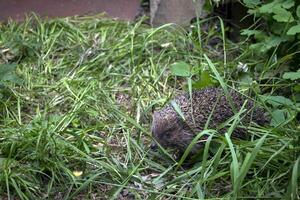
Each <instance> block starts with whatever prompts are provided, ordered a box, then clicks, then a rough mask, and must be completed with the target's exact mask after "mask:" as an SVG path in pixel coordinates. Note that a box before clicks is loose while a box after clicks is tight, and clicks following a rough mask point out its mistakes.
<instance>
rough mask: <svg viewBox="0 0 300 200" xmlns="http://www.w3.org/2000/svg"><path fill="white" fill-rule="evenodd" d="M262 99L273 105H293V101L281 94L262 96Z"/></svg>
mask: <svg viewBox="0 0 300 200" xmlns="http://www.w3.org/2000/svg"><path fill="white" fill-rule="evenodd" d="M262 98H263V99H264V101H266V102H267V103H269V104H272V105H273V106H274V107H277V106H281V105H285V106H293V105H294V103H293V102H292V101H291V100H290V99H288V98H286V97H283V96H262Z"/></svg>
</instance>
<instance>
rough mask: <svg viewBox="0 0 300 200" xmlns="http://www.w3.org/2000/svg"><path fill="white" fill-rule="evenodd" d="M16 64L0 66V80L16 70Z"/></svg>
mask: <svg viewBox="0 0 300 200" xmlns="http://www.w3.org/2000/svg"><path fill="white" fill-rule="evenodd" d="M16 66H17V65H16V64H15V63H14V64H1V65H0V80H3V79H4V78H5V76H7V75H8V74H10V73H12V72H13V71H14V70H15V69H16Z"/></svg>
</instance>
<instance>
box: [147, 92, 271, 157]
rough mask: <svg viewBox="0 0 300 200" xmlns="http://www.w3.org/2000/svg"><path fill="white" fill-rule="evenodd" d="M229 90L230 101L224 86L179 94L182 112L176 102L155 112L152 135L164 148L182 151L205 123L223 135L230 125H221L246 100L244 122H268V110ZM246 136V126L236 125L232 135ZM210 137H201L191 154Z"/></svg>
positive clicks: (263, 123)
mask: <svg viewBox="0 0 300 200" xmlns="http://www.w3.org/2000/svg"><path fill="white" fill-rule="evenodd" d="M228 93H229V96H230V99H231V100H229V99H227V97H226V95H225V92H224V90H223V89H221V88H217V87H212V88H205V89H201V90H195V91H193V92H192V98H190V95H189V93H183V94H181V95H178V96H176V97H175V98H174V100H173V101H172V102H175V105H178V107H179V108H180V110H181V111H180V112H178V111H176V110H175V109H174V103H173V105H172V103H169V104H168V105H166V106H165V107H164V108H162V109H161V110H159V111H154V113H153V120H152V127H151V132H152V136H153V138H154V139H155V141H156V142H158V143H159V144H160V145H161V146H162V147H164V148H172V149H176V150H177V151H178V152H181V153H183V152H184V151H185V150H186V148H187V147H188V145H189V144H190V143H191V141H192V140H193V139H194V137H195V136H196V135H197V134H198V133H200V132H201V131H203V130H204V128H205V126H206V124H208V126H207V128H208V129H214V130H218V133H223V134H224V133H225V132H226V130H227V129H228V127H221V126H222V125H224V124H225V123H226V121H228V120H230V118H232V117H233V116H234V115H235V113H236V112H238V111H239V110H240V109H241V108H242V106H243V104H244V103H245V106H244V109H246V111H245V112H243V113H242V115H241V116H240V117H241V123H242V124H243V125H249V124H250V123H251V122H255V123H257V124H258V125H266V124H267V123H269V119H268V116H267V114H266V112H265V110H264V109H262V108H261V107H256V106H254V102H253V101H252V100H251V99H249V98H246V97H245V96H243V95H242V94H240V93H238V92H236V91H234V90H229V91H228ZM246 100H247V102H245V101H246ZM230 102H231V103H230ZM179 113H180V114H179ZM182 115H183V116H182ZM220 127H221V128H220ZM218 128H219V129H218ZM246 136H247V131H246V130H245V128H243V127H242V128H240V127H237V128H235V129H234V131H233V133H232V134H231V137H233V138H240V139H245V138H246ZM207 137H208V136H203V137H202V138H200V140H198V141H197V143H196V144H195V145H194V146H193V148H192V150H191V151H190V153H191V154H195V153H197V152H198V151H199V150H200V149H201V148H203V146H204V144H205V140H206V139H207ZM151 147H152V148H155V147H157V145H155V143H152V145H151Z"/></svg>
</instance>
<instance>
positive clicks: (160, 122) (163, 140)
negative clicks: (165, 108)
mask: <svg viewBox="0 0 300 200" xmlns="http://www.w3.org/2000/svg"><path fill="white" fill-rule="evenodd" d="M151 131H152V136H153V138H154V139H155V140H156V141H157V142H158V143H159V144H160V145H161V146H163V147H164V148H175V149H176V150H179V151H181V152H183V151H185V148H186V147H187V146H188V145H189V143H190V142H191V141H192V139H193V133H192V132H191V131H189V130H186V129H184V127H183V125H182V123H180V122H179V120H178V117H177V116H176V115H174V116H173V115H172V116H171V115H168V116H163V114H162V113H160V112H154V114H153V121H152V128H151Z"/></svg>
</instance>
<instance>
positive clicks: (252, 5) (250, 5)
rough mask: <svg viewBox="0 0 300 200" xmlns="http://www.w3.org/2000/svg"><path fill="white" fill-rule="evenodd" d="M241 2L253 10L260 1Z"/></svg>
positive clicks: (244, 0)
mask: <svg viewBox="0 0 300 200" xmlns="http://www.w3.org/2000/svg"><path fill="white" fill-rule="evenodd" d="M243 2H244V4H246V6H247V7H249V8H254V7H255V6H257V5H258V4H260V0H243Z"/></svg>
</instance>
